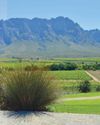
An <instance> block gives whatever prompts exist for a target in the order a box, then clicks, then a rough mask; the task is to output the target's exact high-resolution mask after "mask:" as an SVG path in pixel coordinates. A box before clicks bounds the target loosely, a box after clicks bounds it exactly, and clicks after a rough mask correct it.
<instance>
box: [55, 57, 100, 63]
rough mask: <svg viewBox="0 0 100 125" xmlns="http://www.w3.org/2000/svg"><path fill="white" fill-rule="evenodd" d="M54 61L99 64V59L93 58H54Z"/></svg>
mask: <svg viewBox="0 0 100 125" xmlns="http://www.w3.org/2000/svg"><path fill="white" fill-rule="evenodd" d="M55 60H56V61H57V60H63V61H81V62H82V61H83V62H100V57H98V58H97V57H94V58H55Z"/></svg>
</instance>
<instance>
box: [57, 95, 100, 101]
mask: <svg viewBox="0 0 100 125" xmlns="http://www.w3.org/2000/svg"><path fill="white" fill-rule="evenodd" d="M95 99H100V96H94V97H78V98H64V99H60V100H58V102H60V101H73V100H95Z"/></svg>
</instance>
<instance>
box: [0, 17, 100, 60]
mask: <svg viewBox="0 0 100 125" xmlns="http://www.w3.org/2000/svg"><path fill="white" fill-rule="evenodd" d="M99 53H100V30H98V29H94V30H84V29H83V28H82V27H81V26H80V25H79V24H78V23H75V22H73V21H72V20H71V19H69V18H64V17H57V18H51V19H40V18H33V19H26V18H12V19H8V20H5V21H4V20H1V21H0V57H34V58H36V57H41V58H42V57H45V58H46V57H48V58H49V57H50V58H52V57H88V56H91V57H94V56H100V54H99Z"/></svg>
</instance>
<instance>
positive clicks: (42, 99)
mask: <svg viewBox="0 0 100 125" xmlns="http://www.w3.org/2000/svg"><path fill="white" fill-rule="evenodd" d="M3 83H4V84H3V93H4V95H3V97H4V100H3V101H4V102H3V104H4V105H3V107H2V109H6V110H34V111H35V110H36V111H37V110H45V109H46V106H47V105H48V104H50V103H52V102H53V101H54V100H55V99H56V98H57V95H58V87H57V85H56V84H55V83H54V82H53V78H52V77H50V75H48V74H47V73H46V72H43V71H40V70H37V71H36V70H35V71H24V70H21V71H14V72H9V73H8V74H6V75H5V76H3Z"/></svg>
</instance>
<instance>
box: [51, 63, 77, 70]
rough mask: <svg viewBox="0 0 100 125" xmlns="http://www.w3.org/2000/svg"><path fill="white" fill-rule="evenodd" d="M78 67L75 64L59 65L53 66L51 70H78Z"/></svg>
mask: <svg viewBox="0 0 100 125" xmlns="http://www.w3.org/2000/svg"><path fill="white" fill-rule="evenodd" d="M77 68H78V67H77V65H76V64H74V63H59V64H52V65H51V66H50V70H53V71H54V70H75V69H77Z"/></svg>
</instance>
